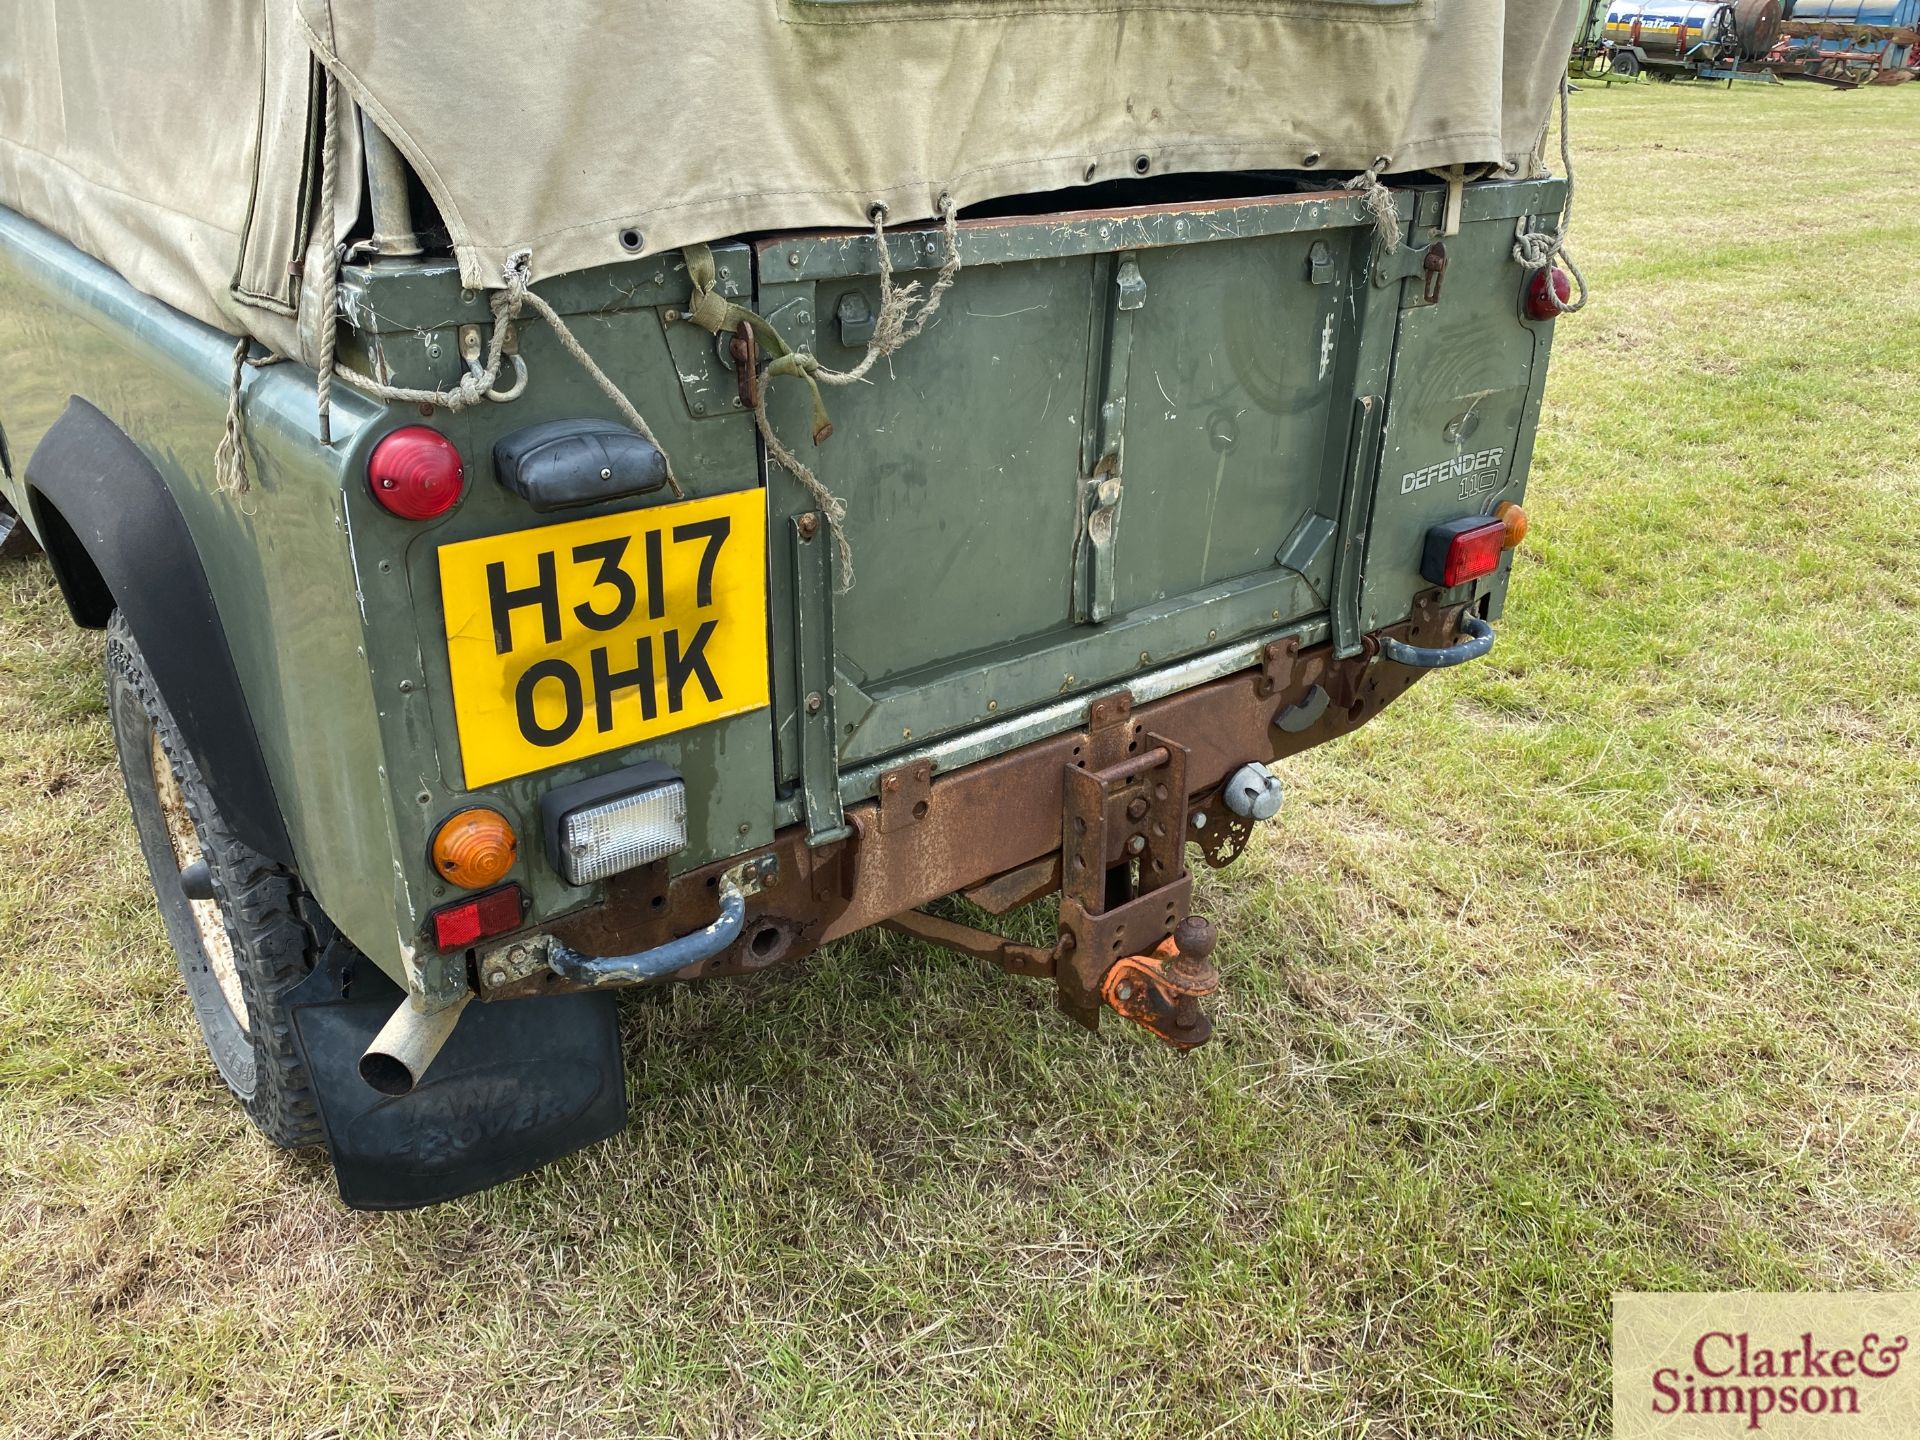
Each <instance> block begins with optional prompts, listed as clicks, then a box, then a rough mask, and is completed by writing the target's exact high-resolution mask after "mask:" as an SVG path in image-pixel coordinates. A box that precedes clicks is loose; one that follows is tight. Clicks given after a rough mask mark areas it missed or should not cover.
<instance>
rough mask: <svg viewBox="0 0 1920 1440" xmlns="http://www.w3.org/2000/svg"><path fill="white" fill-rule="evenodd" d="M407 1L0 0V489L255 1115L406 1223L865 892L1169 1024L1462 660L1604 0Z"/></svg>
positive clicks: (565, 1137) (612, 1119)
mask: <svg viewBox="0 0 1920 1440" xmlns="http://www.w3.org/2000/svg"><path fill="white" fill-rule="evenodd" d="M441 11H442V7H438V6H432V5H425V6H404V7H392V6H387V7H376V5H375V4H374V0H265V3H263V4H262V5H260V6H257V7H240V9H239V10H238V11H235V12H234V13H228V12H227V11H226V10H224V9H222V8H221V7H206V8H205V13H201V12H200V11H195V12H194V13H193V14H191V15H183V14H181V13H178V12H177V11H167V12H164V13H162V12H160V11H156V10H153V9H152V8H151V7H147V6H142V5H136V4H134V3H132V0H82V3H75V4H71V5H69V4H64V3H63V4H62V5H60V6H57V7H55V6H46V5H41V4H37V3H28V0H0V29H4V31H5V33H6V34H7V35H8V36H9V44H8V46H7V47H6V48H7V53H5V54H4V55H0V102H3V103H0V436H3V437H4V439H3V440H0V485H3V487H4V496H5V500H6V502H7V504H8V506H9V507H10V509H9V511H8V518H9V519H10V520H12V519H17V522H18V523H19V524H20V525H21V526H22V527H24V531H25V532H30V534H31V536H32V537H33V538H34V539H35V540H37V541H38V543H39V544H40V546H41V547H42V548H43V549H44V550H45V552H46V555H47V557H48V559H49V561H50V563H51V565H52V569H53V573H54V575H55V576H56V578H57V580H58V582H59V585H60V587H61V589H62V591H63V593H64V595H65V598H66V600H67V602H68V604H69V606H70V607H71V609H72V612H73V617H74V619H75V621H76V622H78V623H79V624H81V625H84V626H89V627H93V628H96V629H101V630H104V631H105V633H106V670H107V691H108V705H109V710H110V714H111V720H112V725H113V731H114V736H115V739H116V742H117V744H118V748H119V753H120V758H121V762H122V766H123V769H124V771H125V777H126V784H127V792H128V796H129V798H130V801H131V804H132V810H133V818H134V822H135V825H136V827H137V829H138V833H139V838H140V843H141V846H142V849H143V851H144V852H145V855H146V858H147V861H148V864H149V866H150V869H151V871H152V878H153V884H154V888H155V891H156V894H157V896H158V899H159V904H160V908H161V911H162V913H163V915H164V917H165V920H166V924H167V928H168V933H169V935H170V937H171V939H172V942H173V945H174V947H175V949H176V950H177V951H178V953H179V960H180V966H181V970H182V973H183V975H184V976H185V979H186V984H187V990H188V994H189V997H190V999H191V1002H192V1004H193V1006H194V1008H195V1011H196V1013H197V1015H198V1018H199V1020H200V1023H201V1026H202V1028H203V1030H204V1032H205V1035H206V1039H207V1044H208V1047H209V1049H210V1051H211V1052H212V1056H213V1059H214V1062H215V1065H216V1066H217V1068H218V1070H219V1072H220V1074H221V1076H222V1077H223V1078H224V1079H225V1081H226V1083H227V1084H228V1085H229V1086H230V1087H231V1088H232V1089H233V1091H234V1092H235V1094H236V1095H238V1096H239V1097H240V1098H241V1100H242V1101H243V1102H244V1103H245V1105H246V1106H247V1108H248V1110H249V1112H250V1113H251V1115H252V1116H253V1118H254V1119H255V1120H256V1121H257V1122H258V1124H259V1126H260V1127H261V1129H262V1130H263V1131H265V1133H266V1134H267V1135H268V1136H269V1137H271V1138H272V1139H273V1140H274V1141H275V1142H277V1143H279V1144H282V1145H306V1144H325V1145H326V1146H327V1147H328V1148H329V1150H330V1152H331V1154H332V1157H333V1160H334V1164H335V1168H336V1171H337V1174H338V1177H339V1181H340V1186H341V1191H342V1194H343V1196H344V1197H345V1198H346V1200H347V1201H348V1202H349V1203H351V1204H354V1205H358V1206H367V1207H402V1206H409V1205H418V1204H424V1203H428V1202H431V1201H435V1200H439V1199H444V1198H447V1197H450V1196H454V1195H458V1194H462V1193H465V1192H467V1191H470V1190H473V1189H476V1188H479V1187H482V1186H485V1185H489V1184H492V1183H495V1182H497V1181H499V1180H501V1179H504V1178H506V1177H509V1176H512V1175H515V1174H518V1173H521V1172H523V1171H525V1170H527V1169H529V1168H531V1167H533V1166H536V1165H539V1164H542V1163H544V1162H546V1161H548V1160H551V1159H553V1158H555V1157H557V1156H560V1155H562V1154H565V1153H567V1152H569V1151H571V1150H573V1149H576V1148H578V1147H580V1146H582V1145H584V1144H587V1143H589V1142H592V1141H595V1140H599V1139H602V1138H605V1137H607V1136H609V1135H611V1134H613V1133H614V1132H615V1131H617V1130H618V1129H619V1128H620V1127H621V1125H622V1124H623V1122H624V1118H625V1112H626V1094H625V1085H624V1072H623V1061H622V1055H621V1051H620V1047H619V1043H618V1040H617V1036H616V1030H615V1025H614V1004H615V993H614V992H616V991H617V990H618V989H619V988H621V987H623V986H630V985H636V984H644V983H652V982H659V981H664V980H666V979H679V980H692V979H696V978H700V977H706V976H721V975H737V974H741V973H743V972H748V971H754V970H759V969H763V968H765V967H768V966H772V965H777V964H785V963H791V962H793V961H796V960H798V959H800V958H801V957H803V956H805V955H807V954H808V953H809V952H811V951H813V950H815V949H816V948H818V947H819V946H821V945H824V944H826V943H828V942H830V941H833V940H835V939H838V938H840V937H842V936H846V935H849V934H852V933H853V932H855V931H857V930H860V929H862V928H863V927H867V926H871V925H888V926H891V927H893V928H895V929H897V930H900V931H903V932H905V933H907V934H909V935H912V936H915V937H918V938H920V939H922V940H924V941H926V942H928V943H931V944H933V945H937V946H942V947H946V948H947V949H950V950H953V951H957V952H960V953H962V954H964V955H969V956H973V957H977V958H979V959H984V960H987V961H990V962H992V963H994V964H997V965H999V966H1001V967H1003V968H1004V969H1006V970H1008V971H1010V972H1012V973H1014V974H1017V975H1027V976H1034V977H1039V978H1040V979H1041V980H1043V981H1046V982H1048V983H1050V984H1051V986H1052V987H1053V990H1054V993H1055V994H1056V995H1057V998H1058V1002H1059V1006H1060V1009H1061V1010H1062V1011H1064V1012H1065V1013H1066V1014H1067V1015H1069V1016H1071V1017H1073V1018H1074V1019H1076V1020H1078V1021H1080V1022H1081V1023H1083V1024H1085V1025H1087V1026H1092V1025H1094V1024H1096V1023H1097V1022H1098V1020H1099V1019H1100V1017H1101V1015H1102V1013H1103V1012H1104V1011H1107V1010H1113V1011H1117V1012H1118V1013H1119V1014H1120V1015H1122V1016H1124V1017H1126V1018H1127V1019H1129V1020H1131V1021H1133V1022H1135V1023H1137V1024H1139V1025H1141V1026H1143V1027H1145V1028H1146V1029H1147V1030H1149V1031H1151V1032H1152V1033H1153V1034H1155V1035H1157V1036H1158V1037H1160V1038H1161V1039H1162V1040H1164V1041H1166V1042H1167V1043H1169V1044H1171V1045H1174V1046H1176V1047H1180V1048H1183V1049H1184V1048H1188V1047H1191V1046H1194V1045H1198V1044H1200V1043H1202V1042H1203V1041H1205V1040H1206V1039H1207V1037H1208V1034H1209V1031H1210V1029H1211V1021H1210V1019H1209V1017H1208V1014H1207V1002H1208V996H1209V995H1210V994H1212V993H1213V992H1214V991H1215V990H1216V989H1217V988H1218V986H1219V984H1220V983H1221V977H1220V974H1219V971H1218V970H1217V969H1216V960H1217V959H1218V958H1220V957H1219V956H1218V955H1217V954H1216V951H1215V941H1216V936H1215V933H1214V930H1213V927H1212V926H1211V925H1209V924H1208V923H1207V921H1206V920H1205V919H1204V918H1203V917H1201V916H1199V915H1196V914H1194V913H1193V909H1192V876H1191V873H1190V869H1189V865H1190V863H1192V861H1193V860H1194V859H1195V858H1196V857H1197V858H1198V859H1199V860H1201V861H1204V862H1205V863H1206V864H1209V865H1215V866H1219V865H1225V864H1227V863H1228V862H1230V861H1231V860H1232V859H1233V858H1234V857H1235V856H1236V855H1238V854H1239V853H1240V851H1241V849H1242V847H1243V846H1244V845H1245V843H1246V841H1247V839H1248V836H1249V834H1250V833H1251V831H1252V828H1253V827H1254V826H1255V825H1256V824H1257V823H1259V822H1260V821H1261V820H1263V819H1266V818H1268V817H1270V816H1272V815H1273V814H1274V813H1275V811H1276V810H1277V809H1278V807H1279V805H1280V784H1279V781H1278V779H1277V778H1276V776H1275V773H1274V772H1273V770H1272V769H1271V768H1270V766H1271V765H1272V763H1273V762H1274V761H1275V760H1278V759H1284V758H1285V757H1287V756H1289V755H1291V754H1294V753H1296V752H1298V751H1300V750H1303V749H1306V748H1307V747H1309V746H1313V745H1318V744H1320V743H1322V742H1323V741H1327V740H1331V739H1334V738H1336V737H1338V736H1341V735H1343V734H1345V733H1346V732H1348V731H1350V730H1352V729H1354V728H1355V727H1357V726H1359V725H1362V724H1364V723H1366V722H1367V721H1368V720H1370V719H1371V718H1372V717H1373V716H1374V715H1376V714H1378V713H1379V711H1380V709H1381V708H1382V707H1383V706H1385V705H1386V704H1387V703H1389V702H1390V701H1391V700H1393V699H1394V698H1395V697H1397V696H1398V695H1400V694H1401V693H1402V692H1403V691H1404V690H1405V689H1406V688H1407V687H1408V686H1409V685H1410V684H1412V683H1413V682H1414V681H1415V680H1416V679H1418V678H1420V677H1421V676H1422V675H1423V674H1425V673H1426V672H1427V671H1428V670H1430V669H1434V668H1436V667H1441V666H1447V665H1452V664H1457V663H1460V662H1462V661H1467V660H1471V659H1473V658H1475V657H1477V656H1479V655H1483V654H1485V653H1486V651H1487V650H1488V648H1489V647H1490V646H1491V645H1492V643H1493V628H1492V627H1493V624H1494V622H1495V621H1497V620H1498V619H1499V618H1500V614H1501V606H1502V600H1503V597H1504V595H1505V592H1506V586H1507V578H1508V573H1509V569H1510V566H1511V562H1512V555H1513V550H1514V547H1515V546H1516V545H1517V544H1518V543H1519V542H1520V540H1521V538H1522V536H1523V535H1524V533H1525V527H1526V517H1525V514H1524V511H1523V510H1522V509H1521V505H1522V502H1523V500H1524V491H1525V484H1526V477H1527V469H1528V460H1529V454H1530V450H1531V445H1532V439H1533V432H1534V427H1535V421H1536V417H1537V415H1538V411H1539V404H1540V394H1541V387H1542V384H1543V383H1544V380H1545V375H1546V366H1547V353H1548V349H1549V346H1550V343H1551V340H1552V333H1553V329H1554V322H1555V319H1556V318H1557V317H1558V316H1559V315H1560V314H1562V313H1564V312H1565V311H1567V310H1569V309H1573V308H1577V307H1578V304H1579V303H1580V299H1581V298H1582V294H1583V292H1581V291H1580V290H1579V287H1578V285H1577V272H1575V274H1574V277H1573V280H1572V281H1570V280H1569V276H1568V274H1567V273H1566V269H1570V268H1571V267H1570V264H1569V263H1568V262H1566V261H1565V259H1564V249H1563V239H1564V225H1565V218H1566V217H1565V215H1564V213H1563V212H1564V209H1565V201H1566V196H1567V187H1566V184H1565V182H1564V180H1563V179H1561V178H1559V177H1558V176H1556V175H1554V174H1552V173H1550V172H1549V170H1548V168H1547V166H1546V164H1545V163H1544V160H1543V136H1544V134H1545V133H1546V131H1545V128H1544V127H1545V126H1546V124H1547V121H1548V119H1549V112H1550V110H1551V109H1552V103H1553V100H1554V96H1555V94H1556V90H1557V87H1558V86H1559V84H1560V82H1561V57H1564V55H1565V54H1566V53H1567V47H1568V44H1569V43H1570V40H1571V35H1572V30H1573V27H1574V23H1575V20H1576V19H1577V14H1576V7H1575V6H1573V5H1572V4H1570V3H1567V0H1551V3H1547V4H1524V5H1523V4H1519V3H1512V4H1508V3H1506V0H1456V3H1454V4H1451V5H1449V6H1448V7H1447V8H1446V10H1445V12H1444V13H1443V12H1442V11H1441V8H1440V7H1439V6H1437V5H1434V4H1432V3H1430V0H1408V3H1403V4H1396V3H1385V0H1314V3H1304V0H1194V3H1192V4H1189V5H1185V6H1182V7H1180V8H1179V9H1178V10H1160V9H1154V8H1150V7H1135V6H1124V7H1115V6H1111V5H1106V4H1094V3H1087V4H1079V3H1074V0H1067V3H1063V4H1060V5H1056V6H1051V7H1048V8H1047V9H1046V10H1045V11H1044V12H1040V11H1033V10H1032V9H1031V8H1030V7H1024V6H1006V5H1001V4H998V3H995V0H771V3H769V0H714V3H712V4H708V5H702V6H688V7H653V8H652V9H651V10H650V11H649V15H648V22H647V24H646V25H645V26H629V25H613V24H610V23H608V22H607V20H606V18H605V14H604V7H602V6H598V5H595V4H594V3H592V0H553V3H550V4H549V5H547V6H545V7H544V8H543V11H542V20H541V25H542V35H541V40H540V44H539V45H538V46H534V47H531V48H530V47H529V46H528V44H527V37H526V35H525V34H524V33H523V32H522V31H521V30H520V28H519V22H518V21H516V20H512V19H510V18H508V17H506V16H505V15H504V12H503V14H502V15H501V16H499V17H496V16H494V15H493V14H492V12H490V11H487V10H485V9H484V8H483V9H480V10H473V11H465V12H463V14H462V19H461V21H460V23H459V24H458V25H448V24H445V23H443V21H442V20H437V19H436V18H435V17H436V16H438V15H440V14H441ZM216 12H217V13H216ZM718 35H725V36H727V37H728V38H727V43H726V46H725V48H724V51H722V50H721V49H720V48H719V47H717V46H716V43H715V39H714V37H715V36H718ZM503 57H511V63H510V64H509V63H503ZM690 57H692V59H690ZM696 60H697V61H698V63H693V62H694V61H696ZM709 62H710V63H709ZM1061 75H1072V76H1074V77H1076V78H1075V80H1074V83H1073V84H1071V85H1063V84H1061V83H1059V79H1058V77H1059V76H1061ZM481 77H484V78H481ZM1309 77H1310V80H1309ZM637 94H644V95H645V96H647V97H648V99H647V104H648V106H649V107H650V109H649V111H648V113H647V115H646V116H645V117H636V116H635V115H634V114H633V111H632V106H631V99H632V97H633V96H634V95H637ZM134 95H137V96H138V97H139V103H138V104H137V105H136V104H134V103H132V102H131V101H130V99H129V98H128V97H130V96H134ZM503 117H510V118H507V119H503ZM636 120H637V121H638V123H636ZM1563 168H1564V167H1563ZM1563 267H1566V268H1565V269H1563ZM956 895H957V896H961V897H964V899H965V900H966V901H968V902H971V907H972V908H971V909H963V908H962V907H958V906H955V905H948V904H942V903H940V902H942V901H943V900H944V898H945V897H951V896H956ZM1055 895H1057V896H1058V899H1057V901H1056V902H1051V903H1053V904H1055V905H1056V907H1057V923H1056V924H1054V925H1053V926H1052V927H1051V938H1050V939H1049V940H1048V941H1046V942H1045V943H1040V944H1024V943H1017V942H1016V941H1014V940H1011V939H1008V938H1005V937H1004V936H1002V935H1000V934H997V933H994V932H993V931H992V930H991V929H990V928H987V926H986V923H985V921H986V917H992V916H1001V915H1005V914H1007V913H1008V912H1009V911H1012V910H1014V909H1015V908H1016V907H1020V906H1024V905H1029V904H1034V903H1038V902H1043V901H1047V899H1048V897H1051V896H1055ZM929 907H934V908H929ZM981 912H985V914H984V916H983V915H982V913H981ZM962 914H965V915H970V916H972V917H973V921H981V922H983V923H980V924H976V923H973V921H968V920H963V919H961V918H958V917H959V916H960V915H962ZM1228 940H1229V947H1230V941H1231V937H1228ZM1228 953H1231V951H1230V948H1229V951H1228Z"/></svg>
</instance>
